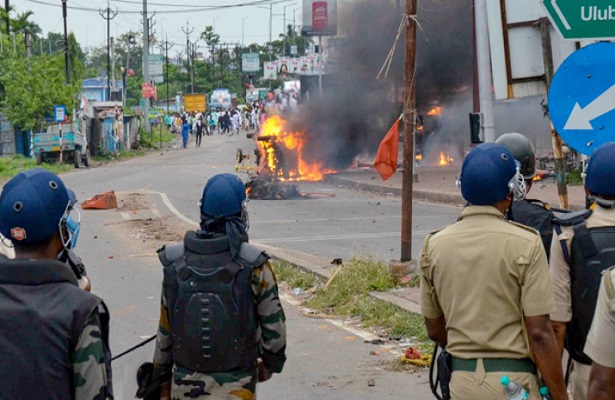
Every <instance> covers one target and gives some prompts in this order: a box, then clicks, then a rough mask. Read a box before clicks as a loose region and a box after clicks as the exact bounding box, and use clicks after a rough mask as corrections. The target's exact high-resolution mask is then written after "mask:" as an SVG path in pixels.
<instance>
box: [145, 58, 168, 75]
mask: <svg viewBox="0 0 615 400" xmlns="http://www.w3.org/2000/svg"><path fill="white" fill-rule="evenodd" d="M163 64H164V58H163V57H162V55H161V54H150V55H149V64H148V67H149V68H148V73H149V76H150V77H153V76H162V65H163Z"/></svg>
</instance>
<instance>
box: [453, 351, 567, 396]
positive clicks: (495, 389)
mask: <svg viewBox="0 0 615 400" xmlns="http://www.w3.org/2000/svg"><path fill="white" fill-rule="evenodd" d="M504 375H508V377H509V378H510V380H511V381H513V382H517V383H519V384H521V385H522V386H523V387H524V388H525V390H527V391H528V393H529V395H530V397H529V400H541V397H540V392H539V387H538V378H537V377H536V375H533V374H527V373H519V372H510V373H507V372H489V373H486V372H485V367H484V365H483V360H482V359H479V360H478V362H477V364H476V371H474V372H466V371H455V372H453V376H452V378H451V384H450V390H451V399H452V400H497V399H505V397H504V387H503V386H502V384H501V383H500V379H501V378H502V377H503V376H504ZM574 400H577V399H576V398H575V399H574Z"/></svg>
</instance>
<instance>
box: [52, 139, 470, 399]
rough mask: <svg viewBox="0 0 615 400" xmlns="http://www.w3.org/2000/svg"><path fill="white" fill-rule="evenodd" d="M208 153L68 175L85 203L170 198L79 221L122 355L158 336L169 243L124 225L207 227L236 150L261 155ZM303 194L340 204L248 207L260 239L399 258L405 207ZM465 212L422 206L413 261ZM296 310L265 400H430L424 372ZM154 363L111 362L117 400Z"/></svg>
mask: <svg viewBox="0 0 615 400" xmlns="http://www.w3.org/2000/svg"><path fill="white" fill-rule="evenodd" d="M203 142H204V144H203V147H201V148H199V149H195V148H190V149H188V150H179V149H178V150H169V151H165V152H164V153H163V154H160V153H154V154H152V155H149V156H147V157H143V158H139V159H134V160H129V161H124V162H120V163H114V164H108V165H105V166H101V167H97V168H92V169H88V170H81V171H77V172H74V173H69V174H65V175H63V179H64V181H65V182H66V183H67V185H68V186H69V187H70V188H72V189H73V190H75V192H76V193H77V197H78V199H80V200H83V199H85V198H88V197H90V196H92V195H94V194H96V193H99V192H102V191H107V190H115V191H117V192H126V193H132V192H136V191H143V190H146V191H151V192H160V193H164V194H166V197H167V198H168V203H167V204H164V203H163V202H162V201H161V200H162V197H160V196H158V195H156V196H153V197H154V198H156V199H158V200H151V199H150V200H148V201H145V200H143V201H142V202H141V204H140V203H139V200H140V198H139V197H138V196H137V197H134V199H136V203H135V204H131V205H130V206H127V207H125V208H124V209H123V210H120V211H121V212H118V211H117V210H113V211H82V215H83V220H82V231H81V236H80V239H79V240H80V242H79V245H78V247H77V250H78V252H79V254H80V255H81V256H82V258H83V259H84V262H85V263H86V266H87V267H88V272H89V275H90V277H91V278H92V281H93V286H94V290H93V291H94V292H95V293H96V294H98V295H99V296H101V297H102V298H104V299H105V301H106V302H107V304H108V305H109V308H110V310H111V314H112V321H111V346H112V351H113V353H114V354H118V353H119V352H121V351H123V350H125V349H127V348H129V347H131V346H132V345H134V344H136V343H137V342H139V341H141V340H143V339H144V338H146V337H148V336H149V335H152V334H154V333H155V330H156V327H157V321H158V311H159V304H160V303H159V302H160V300H159V296H160V284H161V279H162V273H161V267H160V265H159V263H158V260H157V258H156V256H155V247H156V245H157V244H161V243H163V242H164V240H165V238H166V237H167V236H163V237H161V238H160V239H161V240H150V239H151V238H148V237H147V233H148V228H147V227H144V226H137V225H134V224H132V223H131V222H129V221H126V219H140V220H148V219H149V218H152V219H154V220H155V219H158V218H163V219H164V220H165V221H167V223H170V224H176V225H177V227H178V229H179V231H181V229H180V228H184V227H186V226H187V225H186V223H185V221H180V220H179V219H178V218H177V215H178V214H181V215H183V216H185V219H187V220H192V221H196V220H197V219H198V206H197V202H198V199H199V198H200V196H201V192H202V189H203V186H204V184H205V181H206V179H207V178H208V177H211V176H213V175H214V174H216V173H221V172H234V160H235V151H236V149H237V148H239V147H241V148H244V149H251V148H252V142H251V141H250V140H247V139H245V136H244V135H242V136H241V137H239V136H234V137H232V138H228V137H221V136H214V137H205V138H204V140H203ZM300 189H301V190H302V191H305V192H309V191H319V192H323V191H325V192H327V193H331V194H335V196H334V197H331V198H319V199H313V200H296V201H251V202H250V203H249V213H250V226H251V228H250V236H251V238H252V240H254V241H257V242H261V243H264V244H267V245H271V246H275V247H280V248H285V249H291V250H297V251H301V252H305V253H310V254H315V255H320V256H323V257H329V258H337V257H341V258H344V259H348V258H351V257H353V256H355V255H370V256H372V257H374V258H376V259H380V260H383V261H384V260H388V259H392V258H397V257H399V247H400V244H399V242H400V238H399V235H400V233H399V232H400V214H401V210H400V207H401V202H400V200H399V199H398V198H394V197H382V196H378V195H373V194H369V193H364V192H358V191H354V190H350V189H345V188H338V187H332V186H329V185H325V184H321V183H301V184H300ZM150 197H152V196H150ZM144 198H145V196H144ZM169 205H171V206H172V208H175V209H176V212H175V213H172V212H171V211H169V207H168V206H169ZM458 212H459V210H458V209H455V208H452V207H443V206H435V205H429V204H423V203H415V214H414V215H415V223H414V225H415V232H414V234H413V254H414V256H415V257H416V256H418V252H419V251H420V244H421V241H422V239H423V237H424V236H425V234H426V233H427V232H429V231H430V230H433V229H436V228H438V227H441V226H444V225H446V224H448V223H450V222H451V221H453V220H454V219H455V218H456V215H457V214H458ZM169 237H172V235H171V236H169ZM179 237H180V236H177V238H176V239H178V238H179ZM291 303H292V302H291ZM291 303H289V302H287V301H285V302H284V305H285V309H286V313H287V316H288V333H289V339H288V340H289V346H288V357H289V360H288V363H287V366H286V369H285V371H284V373H283V374H282V375H280V376H275V377H274V379H272V381H270V382H267V383H265V384H263V385H261V387H260V388H259V396H260V398H261V399H293V400H298V399H313V398H322V399H351V398H360V399H382V398H399V399H402V398H413V399H428V398H431V397H430V395H429V394H428V393H429V389H428V387H427V384H426V382H427V376H426V373H421V374H407V373H400V372H390V371H387V370H385V369H383V365H384V360H386V359H387V358H390V357H391V355H390V354H389V352H387V351H385V352H383V354H382V355H381V356H372V355H370V354H369V352H370V350H373V349H376V350H378V348H375V346H374V345H370V344H365V343H363V339H362V338H361V336H362V335H364V333H362V332H357V331H348V329H346V328H344V327H340V326H338V325H339V324H337V325H336V324H334V323H333V322H330V321H324V320H319V319H313V318H308V317H305V316H303V315H301V308H300V307H297V306H296V305H293V304H291ZM353 337H354V339H353ZM151 354H152V347H151V346H147V347H144V348H142V349H140V350H138V351H136V352H134V353H132V354H130V355H129V356H126V357H123V358H121V359H120V360H118V361H116V362H115V363H114V381H115V391H116V398H118V399H128V398H132V394H133V393H134V383H133V380H134V373H135V370H136V366H137V365H138V364H139V363H140V362H142V361H144V360H149V359H151ZM369 379H374V380H375V383H376V384H375V386H368V384H367V382H368V380H369Z"/></svg>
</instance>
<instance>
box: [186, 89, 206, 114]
mask: <svg viewBox="0 0 615 400" xmlns="http://www.w3.org/2000/svg"><path fill="white" fill-rule="evenodd" d="M184 111H186V112H195V113H196V112H199V111H200V112H202V113H205V111H207V95H206V94H205V93H193V94H185V95H184Z"/></svg>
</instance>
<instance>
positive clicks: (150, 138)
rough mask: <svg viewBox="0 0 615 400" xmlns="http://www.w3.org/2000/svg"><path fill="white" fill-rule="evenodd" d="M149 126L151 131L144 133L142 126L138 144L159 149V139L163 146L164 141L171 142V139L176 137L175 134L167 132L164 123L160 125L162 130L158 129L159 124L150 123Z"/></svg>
mask: <svg viewBox="0 0 615 400" xmlns="http://www.w3.org/2000/svg"><path fill="white" fill-rule="evenodd" d="M151 128H152V129H151V133H146V132H145V130H144V129H143V128H142V129H141V132H140V134H139V138H140V141H139V144H140V145H141V146H142V147H144V148H146V149H159V148H160V141H161V140H162V144H163V146H164V144H165V143H171V142H172V141H173V140H175V139H177V136H176V135H174V134H172V133H171V132H169V131H168V130H167V127H166V126H164V125H163V126H162V130H161V129H160V128H161V127H160V125H158V126H155V125H152V127H151ZM161 131H162V134H161Z"/></svg>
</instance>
